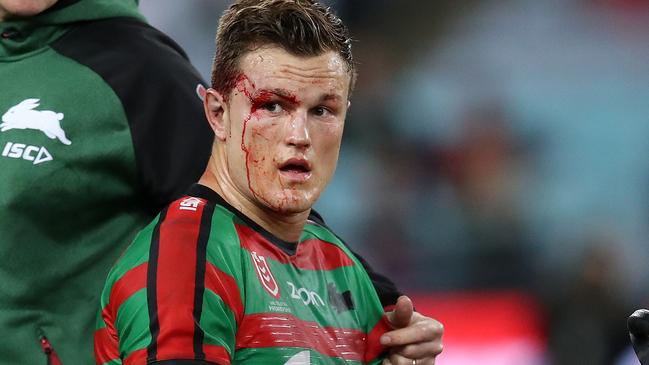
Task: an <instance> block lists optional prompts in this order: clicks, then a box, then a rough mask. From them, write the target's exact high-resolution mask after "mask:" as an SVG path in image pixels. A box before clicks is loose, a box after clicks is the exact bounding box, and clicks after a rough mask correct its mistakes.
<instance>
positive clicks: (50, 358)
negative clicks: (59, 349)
mask: <svg viewBox="0 0 649 365" xmlns="http://www.w3.org/2000/svg"><path fill="white" fill-rule="evenodd" d="M41 348H42V349H43V353H45V355H46V356H47V365H63V364H62V363H61V360H60V359H59V356H58V355H57V354H56V351H54V348H53V347H52V344H51V343H50V341H49V340H48V339H47V337H45V336H41Z"/></svg>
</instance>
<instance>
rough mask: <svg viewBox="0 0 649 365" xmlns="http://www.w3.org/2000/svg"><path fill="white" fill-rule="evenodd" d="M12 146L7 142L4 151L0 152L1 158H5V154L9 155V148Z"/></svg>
mask: <svg viewBox="0 0 649 365" xmlns="http://www.w3.org/2000/svg"><path fill="white" fill-rule="evenodd" d="M12 144H13V142H7V144H6V145H5V149H4V150H2V155H3V156H7V154H8V153H9V149H10V148H11V145H12Z"/></svg>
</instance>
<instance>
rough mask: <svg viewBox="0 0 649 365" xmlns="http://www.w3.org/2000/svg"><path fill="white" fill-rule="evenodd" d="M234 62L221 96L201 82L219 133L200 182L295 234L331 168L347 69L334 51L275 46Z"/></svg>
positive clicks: (285, 233) (275, 229)
mask: <svg viewBox="0 0 649 365" xmlns="http://www.w3.org/2000/svg"><path fill="white" fill-rule="evenodd" d="M240 69H241V75H239V77H238V78H237V84H236V87H235V88H234V89H233V90H232V92H231V93H230V95H228V96H227V97H224V96H223V95H219V94H218V92H216V91H215V90H212V89H210V90H208V95H207V98H206V113H207V114H208V119H209V120H210V124H211V125H212V127H213V129H214V131H215V134H216V137H217V138H218V140H219V141H218V142H217V143H216V144H215V149H214V151H213V155H212V160H213V161H212V162H211V163H210V167H209V169H208V172H207V173H206V174H205V175H204V176H203V178H204V180H202V181H201V182H202V183H205V184H207V185H208V186H210V187H212V188H214V189H215V190H216V191H217V192H219V193H222V194H223V195H225V197H226V198H227V199H228V200H229V201H233V202H234V204H233V205H234V206H235V207H237V208H238V209H240V210H242V211H243V212H244V213H246V214H251V215H253V216H254V217H257V218H259V219H260V220H261V221H262V222H263V224H262V226H264V228H266V229H268V230H269V231H270V232H272V233H273V234H275V235H277V236H278V237H280V238H282V239H285V240H288V241H297V239H298V238H299V235H300V232H301V231H302V227H303V226H304V223H305V221H306V218H307V217H308V214H309V212H310V209H311V207H312V206H313V204H314V203H315V202H316V200H317V199H318V197H319V196H320V193H321V192H322V191H323V190H324V188H325V186H326V185H327V184H328V183H329V181H330V180H331V177H332V176H333V173H334V171H335V168H336V163H337V160H338V153H339V150H340V143H341V140H342V132H343V127H344V120H345V115H346V113H347V107H348V105H349V103H348V89H349V82H350V75H349V72H348V70H347V68H346V65H345V63H344V62H343V61H342V59H341V58H340V56H339V55H338V54H337V53H335V52H326V53H323V54H322V55H319V56H314V57H300V56H295V55H292V54H289V53H288V52H286V51H285V50H284V49H282V48H280V47H276V46H266V47H261V48H259V49H256V50H254V51H251V52H249V53H247V54H246V55H245V56H244V57H243V58H242V59H241V61H240ZM214 185H215V186H214Z"/></svg>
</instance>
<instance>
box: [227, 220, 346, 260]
mask: <svg viewBox="0 0 649 365" xmlns="http://www.w3.org/2000/svg"><path fill="white" fill-rule="evenodd" d="M236 229H237V233H238V234H239V240H240V242H241V245H242V246H243V248H245V249H246V250H248V251H255V252H257V254H258V255H261V256H264V257H267V258H271V259H273V260H275V261H277V262H279V263H281V264H287V263H291V264H292V265H293V266H295V267H298V268H300V269H304V270H333V269H337V268H339V267H343V266H354V262H353V261H352V260H351V259H350V258H349V256H347V254H346V253H345V251H343V250H342V249H340V247H338V246H336V245H335V244H333V243H329V242H326V241H322V240H319V239H308V240H306V241H303V242H300V243H299V244H298V246H297V251H296V253H295V255H292V256H289V255H287V254H286V252H284V251H282V250H281V249H280V248H278V247H276V246H275V245H274V244H272V243H271V242H269V241H268V240H267V239H266V238H264V236H262V235H261V234H259V233H258V232H256V231H255V230H253V229H252V228H250V227H248V226H246V225H241V224H237V225H236Z"/></svg>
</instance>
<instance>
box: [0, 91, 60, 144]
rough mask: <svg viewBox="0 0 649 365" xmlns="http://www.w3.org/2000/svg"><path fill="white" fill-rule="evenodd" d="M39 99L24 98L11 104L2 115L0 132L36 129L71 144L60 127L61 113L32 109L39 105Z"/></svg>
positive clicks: (51, 137)
mask: <svg viewBox="0 0 649 365" xmlns="http://www.w3.org/2000/svg"><path fill="white" fill-rule="evenodd" d="M39 101H40V99H25V100H23V101H21V102H20V103H19V104H17V105H15V106H12V107H11V108H9V110H8V111H7V112H6V113H4V115H3V116H2V123H0V132H4V131H8V130H10V129H37V130H39V131H41V132H43V133H45V135H46V136H48V137H49V138H50V139H55V138H56V139H58V140H59V141H61V143H63V144H64V145H70V144H72V141H70V140H69V139H68V138H67V137H66V136H65V131H64V130H63V128H61V119H63V113H56V112H53V111H51V110H33V109H34V108H36V107H37V106H39V105H40V104H39Z"/></svg>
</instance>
